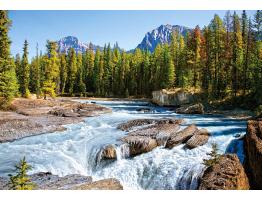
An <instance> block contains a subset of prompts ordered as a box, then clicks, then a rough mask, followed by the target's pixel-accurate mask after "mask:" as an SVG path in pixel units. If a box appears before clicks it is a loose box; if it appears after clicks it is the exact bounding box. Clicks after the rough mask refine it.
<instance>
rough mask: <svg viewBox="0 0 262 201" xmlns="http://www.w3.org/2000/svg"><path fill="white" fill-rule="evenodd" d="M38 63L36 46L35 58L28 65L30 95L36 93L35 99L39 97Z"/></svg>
mask: <svg viewBox="0 0 262 201" xmlns="http://www.w3.org/2000/svg"><path fill="white" fill-rule="evenodd" d="M40 79H41V78H40V62H39V55H38V45H37V47H36V57H35V58H33V59H32V61H31V65H30V82H29V90H30V91H31V92H32V93H36V95H37V97H38V98H39V97H40V94H41V90H40Z"/></svg>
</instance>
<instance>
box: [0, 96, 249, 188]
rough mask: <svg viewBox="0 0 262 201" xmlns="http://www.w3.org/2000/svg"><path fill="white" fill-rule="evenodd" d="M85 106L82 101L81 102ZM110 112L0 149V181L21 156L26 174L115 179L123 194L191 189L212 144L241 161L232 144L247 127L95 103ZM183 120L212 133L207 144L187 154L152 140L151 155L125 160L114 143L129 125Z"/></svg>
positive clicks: (124, 149)
mask: <svg viewBox="0 0 262 201" xmlns="http://www.w3.org/2000/svg"><path fill="white" fill-rule="evenodd" d="M81 101H82V102H83V101H86V100H81ZM96 103H97V104H101V105H105V106H108V107H111V108H112V109H113V112H112V113H110V114H104V115H101V116H97V117H89V118H86V120H85V122H83V123H79V124H72V125H67V128H69V129H68V130H66V131H64V132H56V133H51V134H45V135H38V136H32V137H27V138H24V139H21V140H18V141H14V142H9V143H1V144H0V164H1V165H0V176H7V175H8V174H10V173H11V174H12V173H13V171H14V165H15V164H16V163H17V162H18V161H19V160H20V159H21V158H23V156H26V159H27V161H28V163H29V164H30V165H32V167H33V169H32V171H31V172H30V173H37V172H40V171H41V172H51V173H52V174H58V175H59V176H65V175H68V174H83V175H88V176H92V177H93V178H94V179H105V178H116V179H118V180H120V182H121V184H122V185H123V186H124V188H125V189H196V188H197V186H198V182H199V178H200V177H201V175H202V174H203V170H204V166H203V165H202V161H203V159H204V158H206V157H207V155H206V154H207V153H208V152H210V151H211V144H212V143H216V144H217V145H218V148H219V150H220V151H221V152H222V153H223V152H226V151H228V152H233V153H235V152H237V153H238V154H242V155H243V147H242V141H237V142H235V141H234V139H236V137H234V136H237V135H239V134H241V135H242V134H243V133H245V129H246V122H245V121H239V120H234V119H227V118H223V117H221V116H213V115H206V116H205V115H179V114H176V113H174V111H171V110H169V109H166V108H163V107H158V106H152V107H154V108H152V111H157V112H156V113H138V112H136V110H137V109H138V108H141V107H145V104H147V103H146V102H142V103H141V102H135V101H96ZM138 118H139V119H143V118H148V119H152V118H155V119H160V118H183V119H184V120H185V124H184V125H182V126H186V125H188V124H192V123H195V124H196V125H197V126H198V127H199V128H206V129H207V130H208V131H209V132H211V137H210V139H209V141H208V143H207V144H205V145H203V146H200V147H197V148H195V149H192V150H189V149H186V148H184V147H183V145H179V146H176V147H174V148H173V149H165V148H164V145H165V143H166V140H167V137H168V136H165V135H164V134H163V133H160V134H159V135H158V136H157V140H158V142H160V143H159V144H161V145H162V146H159V147H157V148H155V149H153V150H152V151H150V152H148V153H144V154H140V155H137V156H135V157H130V155H129V146H128V144H123V143H122V142H121V141H120V140H119V139H120V138H121V137H124V136H126V132H123V131H121V130H119V129H117V126H118V125H119V124H120V123H124V122H126V121H128V120H134V119H138ZM106 145H113V146H114V147H115V150H116V156H117V159H116V160H113V159H112V160H104V159H102V155H101V154H102V152H101V150H102V149H103V148H104V147H105V146H106Z"/></svg>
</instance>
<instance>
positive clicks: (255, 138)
mask: <svg viewBox="0 0 262 201" xmlns="http://www.w3.org/2000/svg"><path fill="white" fill-rule="evenodd" d="M245 149H246V169H247V172H248V175H249V177H250V184H251V188H253V189H262V119H258V120H250V121H248V125H247V134H246V137H245Z"/></svg>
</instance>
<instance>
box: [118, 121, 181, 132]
mask: <svg viewBox="0 0 262 201" xmlns="http://www.w3.org/2000/svg"><path fill="white" fill-rule="evenodd" d="M182 122H183V119H134V120H130V121H127V122H125V123H122V124H120V125H118V126H117V128H118V129H120V130H122V131H130V130H134V129H136V128H137V127H139V126H144V125H150V124H157V125H160V124H181V123H182Z"/></svg>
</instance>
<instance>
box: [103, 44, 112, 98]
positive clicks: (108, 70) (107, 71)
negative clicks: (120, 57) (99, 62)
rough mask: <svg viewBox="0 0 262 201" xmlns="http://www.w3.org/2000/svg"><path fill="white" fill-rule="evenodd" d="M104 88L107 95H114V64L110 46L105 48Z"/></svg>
mask: <svg viewBox="0 0 262 201" xmlns="http://www.w3.org/2000/svg"><path fill="white" fill-rule="evenodd" d="M104 87H105V95H106V96H108V95H111V93H112V63H111V47H110V44H108V46H105V48H104Z"/></svg>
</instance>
